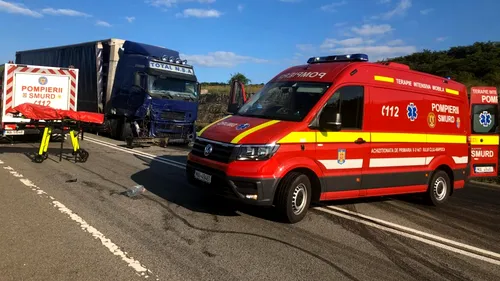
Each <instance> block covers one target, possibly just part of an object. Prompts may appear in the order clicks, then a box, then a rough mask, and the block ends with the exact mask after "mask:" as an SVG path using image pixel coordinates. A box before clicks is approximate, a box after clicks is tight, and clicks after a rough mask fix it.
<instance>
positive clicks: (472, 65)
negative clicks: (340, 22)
mask: <svg viewBox="0 0 500 281" xmlns="http://www.w3.org/2000/svg"><path fill="white" fill-rule="evenodd" d="M388 61H393V62H399V63H404V64H407V65H409V66H410V68H411V69H413V70H417V71H422V72H427V73H430V74H434V75H439V76H442V77H448V76H449V77H451V79H453V80H456V81H458V82H461V83H463V84H465V85H466V86H467V87H471V86H494V87H500V42H476V43H474V44H473V45H470V46H457V47H451V48H450V49H448V50H443V51H430V50H424V51H422V52H418V53H413V54H411V55H407V56H403V57H397V58H393V59H390V60H388ZM239 75H241V74H235V75H233V77H238V78H241V77H242V76H239ZM243 79H244V80H245V81H246V82H249V80H248V81H247V80H246V78H245V77H244V76H243ZM262 87H263V85H262V84H258V85H251V84H247V85H246V89H247V92H248V93H250V94H253V93H256V92H258V91H259V90H260V89H261V88H262ZM202 89H203V90H205V91H204V92H206V93H204V94H202V95H201V98H200V109H199V118H198V122H197V127H198V130H199V129H201V128H202V127H203V126H205V125H207V124H209V123H211V122H213V121H215V120H217V119H218V118H221V117H223V116H224V115H225V110H226V108H227V102H228V99H229V90H230V87H229V84H226V83H204V84H203V85H202Z"/></svg>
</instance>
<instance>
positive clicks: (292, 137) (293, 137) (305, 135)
mask: <svg viewBox="0 0 500 281" xmlns="http://www.w3.org/2000/svg"><path fill="white" fill-rule="evenodd" d="M315 142H316V133H315V132H291V133H289V134H288V135H286V136H285V137H284V138H282V139H280V140H279V141H278V143H315Z"/></svg>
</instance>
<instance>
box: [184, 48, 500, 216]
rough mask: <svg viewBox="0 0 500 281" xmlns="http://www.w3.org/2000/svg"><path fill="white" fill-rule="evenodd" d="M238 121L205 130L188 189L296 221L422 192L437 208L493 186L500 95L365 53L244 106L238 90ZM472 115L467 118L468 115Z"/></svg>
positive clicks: (291, 78)
mask: <svg viewBox="0 0 500 281" xmlns="http://www.w3.org/2000/svg"><path fill="white" fill-rule="evenodd" d="M230 100H231V101H230V105H229V106H228V111H229V112H230V113H231V114H232V115H229V116H226V117H224V118H222V119H221V120H218V121H216V122H214V123H212V124H210V125H208V126H206V127H205V128H203V129H202V130H201V131H200V132H199V135H198V137H197V139H196V141H195V143H194V146H193V149H192V151H191V152H190V153H189V156H188V161H187V169H186V173H187V178H188V180H189V182H190V183H192V184H194V185H196V186H199V187H200V188H205V189H209V190H212V191H213V192H214V193H217V194H220V195H223V196H226V197H228V198H234V199H238V200H241V201H242V202H245V203H248V204H257V205H269V206H275V207H276V208H277V209H278V210H279V211H280V213H281V214H282V215H283V217H284V218H285V219H286V220H287V221H288V222H291V223H294V222H298V221H300V220H301V219H302V218H303V217H304V216H305V215H306V212H307V209H308V208H309V206H310V203H311V202H317V201H325V200H333V199H347V198H358V197H368V196H381V195H393V194H405V193H406V194H408V193H423V194H425V195H426V198H427V199H428V201H429V203H431V204H432V205H440V204H442V203H444V202H445V201H447V199H448V198H449V196H450V195H452V194H453V192H454V191H455V190H457V189H460V188H463V187H464V185H465V183H466V181H467V180H468V179H470V178H471V177H483V176H496V174H497V164H498V160H497V153H498V149H497V147H498V142H499V137H498V134H497V113H498V100H497V93H496V89H494V88H487V87H479V88H473V89H472V91H471V102H470V103H469V100H468V95H467V89H466V87H465V86H464V85H463V84H460V83H458V82H456V81H453V80H451V79H449V78H442V77H438V76H434V75H430V74H427V73H422V72H417V71H413V70H411V69H410V68H409V67H408V66H407V65H403V64H398V63H393V62H390V63H371V62H368V56H367V55H365V54H353V55H338V56H327V57H313V58H310V59H309V60H308V63H307V64H306V65H300V66H294V67H291V68H288V69H286V70H284V71H283V72H281V73H279V74H278V75H276V76H275V77H274V78H273V79H272V80H271V81H269V82H268V83H267V84H266V85H265V86H264V87H263V89H262V90H261V91H260V92H258V93H257V94H255V95H254V96H252V97H251V98H250V99H249V100H248V101H247V100H246V95H245V92H244V87H243V85H242V84H241V83H239V82H235V83H233V87H232V91H231V99H230ZM471 113H472V114H471Z"/></svg>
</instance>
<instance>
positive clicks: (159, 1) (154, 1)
mask: <svg viewBox="0 0 500 281" xmlns="http://www.w3.org/2000/svg"><path fill="white" fill-rule="evenodd" d="M188 2H198V3H202V4H211V3H214V2H215V0H146V3H149V4H150V5H152V6H155V7H160V6H164V7H168V8H170V7H173V6H175V5H177V4H180V3H188Z"/></svg>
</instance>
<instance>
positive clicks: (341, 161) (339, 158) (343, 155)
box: [337, 149, 346, 165]
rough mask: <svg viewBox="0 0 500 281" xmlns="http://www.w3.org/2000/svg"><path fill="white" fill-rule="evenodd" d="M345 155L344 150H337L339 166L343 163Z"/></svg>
mask: <svg viewBox="0 0 500 281" xmlns="http://www.w3.org/2000/svg"><path fill="white" fill-rule="evenodd" d="M345 154H346V151H345V149H339V150H338V152H337V163H339V164H340V165H342V164H344V163H345Z"/></svg>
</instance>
